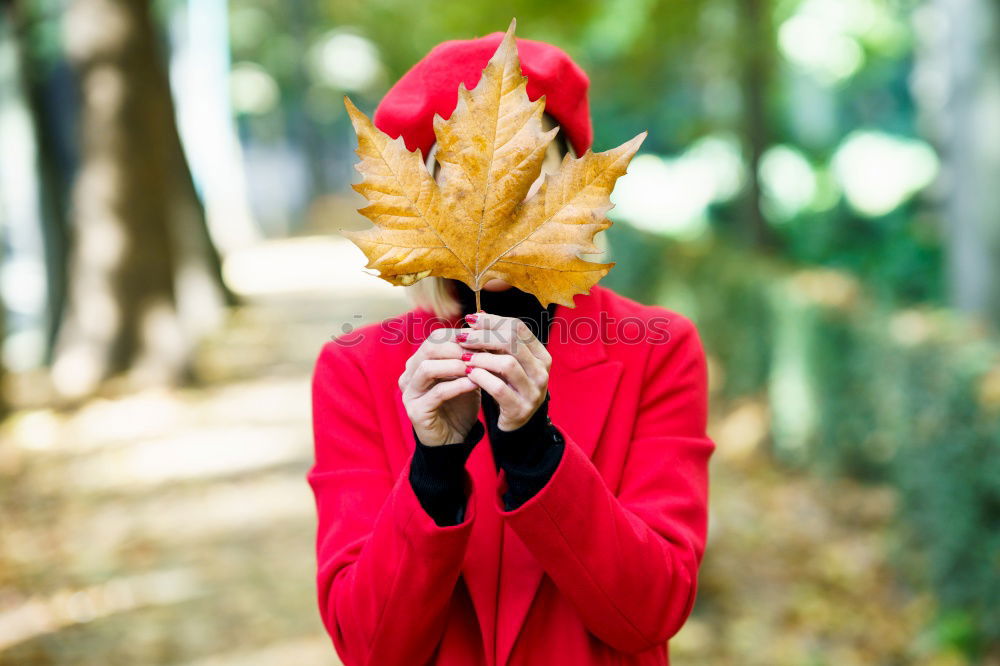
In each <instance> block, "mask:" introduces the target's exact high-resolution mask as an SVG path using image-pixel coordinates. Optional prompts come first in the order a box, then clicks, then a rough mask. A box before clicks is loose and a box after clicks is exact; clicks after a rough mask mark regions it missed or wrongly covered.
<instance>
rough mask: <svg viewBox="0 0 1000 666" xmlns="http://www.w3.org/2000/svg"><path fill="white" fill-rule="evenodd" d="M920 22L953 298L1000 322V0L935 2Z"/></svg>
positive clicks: (921, 76)
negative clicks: (940, 177) (938, 159)
mask: <svg viewBox="0 0 1000 666" xmlns="http://www.w3.org/2000/svg"><path fill="white" fill-rule="evenodd" d="M915 20H916V22H917V25H916V28H917V33H918V34H919V35H920V36H921V48H920V57H919V60H918V65H917V71H916V76H915V81H916V86H915V87H916V94H917V98H918V100H919V101H920V104H921V111H922V113H923V118H922V119H923V120H925V121H926V122H927V125H928V128H927V129H928V130H929V132H930V133H931V134H932V135H934V136H935V139H936V144H937V147H938V149H939V151H940V153H941V157H942V160H943V164H944V168H943V169H942V175H943V177H944V180H943V182H942V185H943V187H942V188H941V212H942V216H943V218H944V227H945V234H946V257H947V267H946V269H947V277H948V283H949V284H948V293H949V298H950V301H951V304H952V305H953V306H954V307H956V308H958V309H959V310H962V311H964V312H967V313H970V314H974V315H978V316H981V317H982V318H983V319H985V320H987V321H989V322H992V324H993V325H994V326H1000V187H998V184H1000V3H998V2H996V0H930V1H929V2H927V3H925V5H924V6H922V7H921V9H920V11H918V12H917V13H916V15H915Z"/></svg>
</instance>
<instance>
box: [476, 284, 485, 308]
mask: <svg viewBox="0 0 1000 666" xmlns="http://www.w3.org/2000/svg"><path fill="white" fill-rule="evenodd" d="M482 311H483V308H482V306H481V305H480V303H479V290H478V289H476V312H482Z"/></svg>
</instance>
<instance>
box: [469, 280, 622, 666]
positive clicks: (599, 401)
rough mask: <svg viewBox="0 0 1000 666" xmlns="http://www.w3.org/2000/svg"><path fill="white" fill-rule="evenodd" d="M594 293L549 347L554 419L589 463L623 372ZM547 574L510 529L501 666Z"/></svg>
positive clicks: (563, 317)
mask: <svg viewBox="0 0 1000 666" xmlns="http://www.w3.org/2000/svg"><path fill="white" fill-rule="evenodd" d="M594 291H597V292H598V293H592V294H591V295H589V296H578V297H577V302H576V308H574V309H570V308H565V307H562V306H560V307H558V308H557V309H556V316H555V318H554V320H553V322H552V329H551V332H550V335H549V342H548V345H547V349H548V350H549V353H550V354H551V355H552V369H551V371H550V373H549V392H550V396H551V397H550V400H549V416H550V417H551V419H552V423H553V424H554V425H556V426H557V427H558V428H559V429H560V430H562V431H563V432H564V433H565V434H566V435H567V436H568V437H570V438H571V439H572V440H573V441H574V442H575V443H576V444H577V445H578V446H579V447H580V448H581V449H582V450H583V451H584V452H585V453H586V454H587V456H588V457H593V454H594V451H595V449H596V448H597V443H598V441H599V439H600V437H601V432H602V431H603V429H604V424H605V421H606V420H607V416H608V412H609V410H610V408H611V402H612V398H613V396H614V395H615V392H616V389H617V387H618V382H619V380H620V379H621V372H622V364H621V362H619V361H610V360H608V356H607V350H606V349H605V342H604V341H602V340H601V339H600V336H599V335H598V334H597V331H598V328H597V327H598V326H599V325H600V320H599V316H600V311H601V308H600V302H599V290H598V289H596V288H595V290H594ZM494 501H495V500H494ZM491 513H494V514H495V510H494V511H492V512H491ZM480 515H481V514H480ZM544 573H545V572H544V570H543V569H542V567H541V565H540V564H539V563H538V561H537V560H536V559H535V557H534V555H532V553H531V551H530V550H529V549H528V547H527V546H525V545H524V542H522V541H521V539H520V538H519V537H518V536H517V534H516V533H515V532H514V531H513V529H511V528H510V527H509V526H506V525H504V528H503V556H502V567H501V571H500V591H499V595H498V600H497V602H498V613H499V621H498V622H497V646H496V649H497V653H496V654H497V660H496V666H505V665H506V663H507V660H508V659H509V658H510V654H511V651H512V650H513V647H514V642H515V640H516V639H517V636H518V634H519V633H520V631H521V628H522V627H523V625H524V621H525V619H526V618H527V615H528V610H529V609H530V607H531V603H532V601H534V598H535V595H536V594H537V592H538V587H539V585H540V584H541V581H542V576H543V575H544Z"/></svg>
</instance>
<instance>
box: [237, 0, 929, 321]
mask: <svg viewBox="0 0 1000 666" xmlns="http://www.w3.org/2000/svg"><path fill="white" fill-rule="evenodd" d="M916 5H917V2H916V0H850V1H849V2H846V1H844V2H840V1H831V0H770V1H764V2H761V3H759V4H758V5H757V6H759V7H760V14H761V15H762V19H761V20H760V23H761V25H753V22H754V20H755V19H754V15H753V14H750V13H748V12H750V9H748V8H749V7H750V6H751V5H750V4H749V3H745V2H737V1H736V0H695V1H692V2H684V3H676V2H666V1H665V0H586V1H584V2H568V1H565V0H560V1H558V2H549V3H533V2H527V1H524V0H515V1H513V2H506V3H495V2H444V1H442V0H432V1H431V2H424V3H414V2H406V1H404V0H379V1H378V2H362V1H360V0H335V1H326V2H318V3H283V2H277V1H276V0H233V2H231V3H230V17H231V18H230V31H231V41H232V53H233V60H234V63H236V64H237V65H240V64H241V63H242V64H251V65H253V66H255V67H259V68H260V69H261V71H263V72H265V73H266V74H267V75H268V76H270V77H272V78H273V80H274V82H275V85H276V86H277V88H278V89H279V90H280V104H279V105H278V106H275V107H274V108H272V109H270V110H266V111H257V112H253V113H243V114H241V123H242V126H243V129H244V139H245V140H252V139H253V138H254V137H256V138H258V139H267V138H270V139H274V138H276V137H281V136H286V135H287V136H291V137H300V138H301V140H302V141H304V142H306V143H305V147H304V149H305V150H306V152H309V151H316V150H318V148H317V147H316V144H317V143H320V144H322V143H326V144H328V145H329V149H330V150H335V151H341V153H340V154H343V151H344V150H345V149H349V148H350V147H351V146H352V141H353V135H352V134H351V131H350V127H349V123H348V121H347V119H346V116H345V114H344V112H343V106H342V102H341V99H342V97H343V95H344V94H345V93H346V94H350V95H351V96H352V98H353V99H354V100H355V101H356V102H357V103H358V104H359V106H360V107H361V108H362V109H363V110H365V111H371V110H372V109H373V108H374V106H375V105H376V104H377V103H378V100H379V99H380V98H381V97H382V95H383V94H384V93H385V91H386V90H387V89H388V87H389V86H390V85H391V84H392V83H393V82H394V81H395V80H396V79H398V78H399V77H400V76H401V75H402V74H403V73H404V72H405V71H406V70H407V69H408V68H409V67H410V66H411V65H412V64H413V63H415V62H416V61H417V60H419V59H420V58H421V57H423V56H424V55H425V54H426V53H427V52H428V51H429V50H430V49H431V48H432V47H433V46H434V45H436V44H438V43H439V42H441V41H444V40H447V39H469V38H472V37H476V36H480V35H484V34H487V33H490V32H495V31H502V30H504V29H505V28H506V26H507V25H508V23H509V22H510V19H511V17H516V18H517V20H518V35H519V36H520V37H525V38H531V39H540V40H545V41H549V42H551V43H553V44H556V45H558V46H560V47H562V48H563V49H565V50H566V51H567V52H568V53H569V54H570V55H571V56H572V57H573V58H574V59H575V60H577V61H578V62H579V63H580V65H581V66H582V67H583V68H584V69H585V70H586V71H587V72H588V74H589V76H590V78H591V84H592V85H591V95H590V103H591V111H592V117H593V123H594V129H595V142H594V146H595V149H597V150H601V149H605V148H607V147H610V146H613V145H617V144H619V143H621V142H623V141H625V140H627V139H628V138H630V137H632V136H634V135H635V134H636V133H638V132H640V131H642V130H644V129H648V130H649V131H650V133H649V137H648V139H647V140H646V142H645V144H644V146H643V151H644V152H647V153H652V154H656V155H664V156H669V155H675V154H677V153H680V152H681V151H683V150H684V149H685V148H686V147H688V146H690V145H691V144H692V143H693V142H695V141H697V140H698V139H700V138H703V137H706V136H710V135H718V134H728V135H731V136H743V137H745V136H746V135H747V134H751V133H757V134H760V136H759V137H758V140H759V142H760V143H761V144H762V145H766V146H779V147H787V148H790V149H791V150H792V151H793V152H794V155H795V156H797V157H796V159H799V160H800V161H801V162H802V164H804V165H805V167H806V169H807V171H806V172H805V173H804V174H799V175H800V176H802V177H806V178H808V179H811V180H815V181H816V185H815V187H814V188H812V189H814V190H815V191H814V192H812V193H811V194H808V193H807V195H804V196H807V200H805V201H802V202H799V205H797V206H795V207H794V208H793V209H791V210H789V209H787V206H785V205H783V204H782V203H781V202H780V201H777V200H776V198H775V196H774V193H773V192H768V191H767V189H765V191H764V193H763V194H764V196H765V200H764V201H762V202H761V205H762V207H763V209H764V213H765V216H766V217H767V219H768V222H769V224H770V226H771V228H772V232H773V234H774V236H775V238H776V239H777V242H778V246H779V254H781V255H783V256H786V257H789V258H791V259H793V260H795V261H802V262H809V263H815V264H818V265H825V266H830V267H836V268H841V269H844V270H849V271H851V272H852V273H854V274H855V275H857V276H859V277H860V278H861V279H863V280H864V281H865V282H866V283H868V284H869V285H871V289H872V292H873V293H874V294H875V295H876V296H878V297H880V298H882V299H884V300H886V301H890V302H899V303H915V302H921V301H930V302H939V301H940V300H941V299H942V298H943V288H942V280H943V277H942V270H941V239H940V237H939V234H938V232H937V222H938V220H937V218H936V217H935V216H934V215H933V214H931V213H929V212H926V211H925V207H924V205H923V204H922V203H921V202H920V201H919V200H916V201H911V202H910V203H908V204H905V205H901V206H892V209H891V210H889V211H884V212H883V211H875V212H872V211H868V212H859V211H858V210H855V209H854V208H853V207H852V206H850V205H848V202H847V201H846V199H845V196H844V192H843V191H842V189H843V188H842V186H841V185H839V184H838V182H837V179H836V178H834V176H833V175H832V174H831V172H832V171H833V162H834V160H835V157H836V155H837V152H838V149H841V148H843V146H844V145H845V139H846V138H847V137H848V135H849V133H850V132H851V131H852V130H857V129H859V128H862V129H866V130H870V131H876V132H881V133H884V134H887V135H892V136H897V137H903V138H907V137H909V138H916V137H917V136H918V131H917V127H916V111H915V105H914V102H913V99H912V96H911V94H910V90H909V86H908V79H909V77H910V76H911V74H912V68H913V50H914V46H915V45H914V37H913V34H912V29H911V26H910V21H911V17H910V15H911V12H912V10H913V8H914V7H915V6H916ZM818 25H819V26H820V27H821V28H823V29H822V30H819V32H817V30H818V28H817V26H818ZM824 26H825V27H824ZM813 33H817V34H816V37H815V38H813V39H812V41H813V42H816V43H815V44H811V43H810V37H811V36H812V35H813ZM344 34H347V35H352V36H355V37H359V38H361V39H363V40H365V41H366V43H368V44H370V45H371V46H372V48H373V49H374V52H375V54H376V57H377V60H378V65H379V67H378V72H377V76H373V77H372V78H371V80H370V81H368V83H367V84H365V85H358V86H350V85H343V84H339V83H338V82H336V81H331V80H329V79H324V78H323V76H322V75H320V74H318V73H317V70H316V68H315V67H313V66H312V65H311V64H310V63H311V62H313V61H314V59H313V55H315V52H316V49H318V48H321V46H322V45H323V44H324V43H327V41H328V40H329V39H330V37H331V36H332V35H344ZM823 40H826V41H823ZM758 56H759V57H758ZM755 58H756V59H755ZM754 63H760V64H759V67H761V68H762V71H760V72H758V73H757V75H759V78H760V81H761V85H762V86H765V87H766V89H765V90H764V93H765V99H764V107H765V108H764V109H763V111H764V118H763V119H762V120H763V122H762V123H761V124H760V126H750V125H748V123H750V121H749V120H748V108H747V101H746V90H745V89H744V86H745V83H744V81H745V80H746V79H747V77H748V76H749V75H751V74H753V72H750V71H749V69H748V68H750V67H754V66H758V65H755V64H754ZM755 80H756V79H755ZM303 123H306V124H310V123H311V124H313V125H315V128H314V130H313V131H308V130H307V129H304V126H303ZM742 151H743V153H744V154H743V159H744V160H745V159H746V157H747V153H746V151H747V146H746V145H744V146H743V148H742ZM849 166H850V165H849ZM851 168H853V167H851ZM776 174H777V175H775V176H774V178H776V179H778V180H779V181H780V180H785V181H786V182H789V183H791V182H792V181H791V180H789V177H788V175H787V174H784V173H783V172H780V171H777V172H776ZM335 175H336V178H334V179H333V180H330V176H329V174H328V175H327V180H326V182H325V186H327V187H330V188H334V189H346V187H347V185H348V184H349V182H350V179H351V178H352V177H353V174H352V172H351V171H350V169H348V168H343V169H338V170H337V172H336V174H335ZM321 180H322V179H321ZM785 187H786V189H787V188H788V187H791V188H792V189H793V192H792V194H793V195H795V192H796V190H797V191H806V190H809V189H810V187H812V186H810V187H805V186H802V187H799V186H798V185H795V184H794V183H793V184H792V185H786V186H785ZM744 195H746V191H745V189H744V190H741V191H740V192H739V193H738V194H737V196H735V198H732V199H731V200H729V201H724V202H719V203H718V204H717V205H714V206H713V207H712V209H711V210H710V211H708V212H707V216H708V218H709V222H710V226H711V228H712V229H714V230H715V231H716V232H717V233H720V234H722V235H723V236H724V237H729V238H733V239H735V238H739V237H740V226H741V224H743V223H744V222H743V221H744V220H745V218H746V216H747V214H748V213H747V210H748V209H747V202H746V200H745V196H744ZM800 196H803V195H800Z"/></svg>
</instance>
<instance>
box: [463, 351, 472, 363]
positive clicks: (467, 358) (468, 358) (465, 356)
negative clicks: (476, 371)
mask: <svg viewBox="0 0 1000 666" xmlns="http://www.w3.org/2000/svg"><path fill="white" fill-rule="evenodd" d="M462 360H463V361H471V360H472V354H471V353H469V352H465V353H464V354H462Z"/></svg>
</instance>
